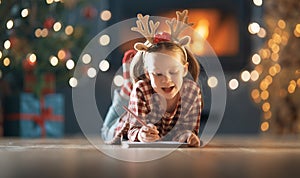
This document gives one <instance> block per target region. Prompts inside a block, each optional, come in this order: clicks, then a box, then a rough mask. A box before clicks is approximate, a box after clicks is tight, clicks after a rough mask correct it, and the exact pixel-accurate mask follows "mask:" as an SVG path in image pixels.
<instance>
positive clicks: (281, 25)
mask: <svg viewBox="0 0 300 178" xmlns="http://www.w3.org/2000/svg"><path fill="white" fill-rule="evenodd" d="M263 7H264V10H265V14H264V21H265V24H261V25H265V29H266V34H267V35H266V39H265V44H264V45H263V47H262V48H261V49H260V50H259V51H257V53H256V54H254V55H253V58H252V61H253V63H254V64H255V71H257V73H258V74H259V79H258V80H257V81H256V83H255V84H256V85H255V88H254V89H253V90H252V93H251V95H252V98H253V100H254V101H255V102H256V103H258V104H259V106H261V109H262V111H263V120H262V124H261V130H262V131H263V132H267V131H270V133H276V134H299V133H300V109H299V105H300V90H299V88H300V55H299V53H300V50H299V49H300V48H299V47H300V38H299V37H300V18H299V17H300V11H299V9H300V3H299V1H298V0H288V1H286V0H274V1H271V0H269V1H264V6H263Z"/></svg>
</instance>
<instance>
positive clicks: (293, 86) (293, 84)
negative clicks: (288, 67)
mask: <svg viewBox="0 0 300 178" xmlns="http://www.w3.org/2000/svg"><path fill="white" fill-rule="evenodd" d="M295 90H296V81H295V80H292V81H290V84H289V86H288V92H289V93H290V94H292V93H294V92H295Z"/></svg>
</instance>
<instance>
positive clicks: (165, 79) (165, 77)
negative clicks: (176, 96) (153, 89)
mask: <svg viewBox="0 0 300 178" xmlns="http://www.w3.org/2000/svg"><path fill="white" fill-rule="evenodd" d="M163 81H164V82H165V83H167V82H171V81H172V80H171V77H170V76H169V75H168V74H166V75H164V79H163Z"/></svg>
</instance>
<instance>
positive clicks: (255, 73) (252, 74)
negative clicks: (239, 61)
mask: <svg viewBox="0 0 300 178" xmlns="http://www.w3.org/2000/svg"><path fill="white" fill-rule="evenodd" d="M250 75H251V76H250V78H251V80H252V81H256V80H258V78H259V73H258V72H257V71H256V70H253V71H252V72H251V73H250Z"/></svg>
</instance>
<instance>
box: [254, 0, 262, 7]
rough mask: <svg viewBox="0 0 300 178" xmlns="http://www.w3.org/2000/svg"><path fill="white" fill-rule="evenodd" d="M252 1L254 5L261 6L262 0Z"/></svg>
mask: <svg viewBox="0 0 300 178" xmlns="http://www.w3.org/2000/svg"><path fill="white" fill-rule="evenodd" d="M253 3H254V4H255V5H256V6H261V5H262V3H263V1H262V0H253Z"/></svg>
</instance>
